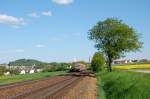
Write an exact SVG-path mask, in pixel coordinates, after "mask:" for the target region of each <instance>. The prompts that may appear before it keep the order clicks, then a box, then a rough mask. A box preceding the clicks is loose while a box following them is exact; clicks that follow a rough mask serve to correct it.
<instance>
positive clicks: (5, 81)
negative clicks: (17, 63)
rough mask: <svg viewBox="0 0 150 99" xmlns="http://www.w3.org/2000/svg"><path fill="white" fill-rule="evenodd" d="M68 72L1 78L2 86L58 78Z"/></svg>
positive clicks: (0, 83)
mask: <svg viewBox="0 0 150 99" xmlns="http://www.w3.org/2000/svg"><path fill="white" fill-rule="evenodd" d="M66 73H67V72H66V71H57V72H41V73H35V74H26V75H13V76H0V85H2V84H8V83H14V82H20V81H26V80H35V79H41V78H45V77H50V76H56V75H61V74H66Z"/></svg>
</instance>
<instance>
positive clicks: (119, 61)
mask: <svg viewBox="0 0 150 99" xmlns="http://www.w3.org/2000/svg"><path fill="white" fill-rule="evenodd" d="M131 63H133V62H132V60H115V61H113V64H131Z"/></svg>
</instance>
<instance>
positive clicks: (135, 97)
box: [97, 71, 150, 99]
mask: <svg viewBox="0 0 150 99" xmlns="http://www.w3.org/2000/svg"><path fill="white" fill-rule="evenodd" d="M97 79H98V82H99V95H100V97H101V99H149V97H150V94H149V93H150V86H149V83H150V74H145V73H136V72H126V71H115V72H102V73H98V74H97Z"/></svg>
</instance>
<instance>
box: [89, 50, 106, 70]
mask: <svg viewBox="0 0 150 99" xmlns="http://www.w3.org/2000/svg"><path fill="white" fill-rule="evenodd" d="M104 65H105V59H104V56H103V54H102V53H100V52H96V53H95V54H94V56H93V58H92V62H91V68H92V70H93V71H95V72H98V71H101V70H102V69H103V68H104Z"/></svg>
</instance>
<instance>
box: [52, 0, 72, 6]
mask: <svg viewBox="0 0 150 99" xmlns="http://www.w3.org/2000/svg"><path fill="white" fill-rule="evenodd" d="M52 1H53V2H54V3H56V4H59V5H69V4H72V3H73V2H74V0H52Z"/></svg>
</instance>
